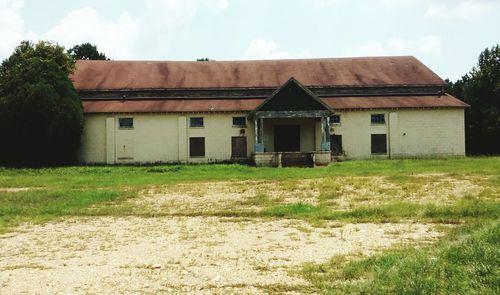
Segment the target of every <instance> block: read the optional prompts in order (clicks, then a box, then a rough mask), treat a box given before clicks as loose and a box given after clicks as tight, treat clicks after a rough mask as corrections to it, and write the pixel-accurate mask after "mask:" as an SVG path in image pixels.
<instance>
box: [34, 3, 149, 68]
mask: <svg viewBox="0 0 500 295" xmlns="http://www.w3.org/2000/svg"><path fill="white" fill-rule="evenodd" d="M140 24H141V20H140V19H133V18H132V17H131V16H130V15H129V14H128V13H123V14H122V15H121V16H120V17H119V18H118V19H117V20H116V21H108V20H106V19H104V18H103V17H101V16H100V15H99V14H98V12H97V11H96V10H95V9H93V8H91V7H85V8H82V9H78V10H74V11H71V12H70V13H68V15H66V17H65V18H63V19H62V20H61V22H60V23H59V24H58V25H56V26H55V27H54V28H52V29H51V30H49V31H48V32H47V33H45V34H43V35H42V36H41V37H42V39H44V40H51V41H55V42H58V43H60V44H62V45H64V46H66V47H67V48H69V47H72V46H73V45H76V44H81V43H84V42H90V43H92V44H97V46H98V49H99V50H100V51H102V52H105V53H106V55H108V56H111V57H113V58H116V59H120V58H131V57H132V56H133V48H132V47H131V44H134V43H135V41H136V39H137V36H138V34H139V28H140Z"/></svg>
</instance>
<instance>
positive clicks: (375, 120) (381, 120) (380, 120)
mask: <svg viewBox="0 0 500 295" xmlns="http://www.w3.org/2000/svg"><path fill="white" fill-rule="evenodd" d="M372 124H385V115H384V114H373V115H372Z"/></svg>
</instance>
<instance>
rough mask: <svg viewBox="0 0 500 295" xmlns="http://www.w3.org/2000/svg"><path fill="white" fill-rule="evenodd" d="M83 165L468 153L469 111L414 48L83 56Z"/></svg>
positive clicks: (78, 75)
mask: <svg viewBox="0 0 500 295" xmlns="http://www.w3.org/2000/svg"><path fill="white" fill-rule="evenodd" d="M72 80H73V83H74V85H75V88H76V89H77V91H78V92H79V94H80V96H81V97H82V103H83V107H84V112H85V126H84V132H83V138H82V146H81V148H80V160H81V161H82V162H84V163H108V164H125V163H205V162H223V161H245V162H246V161H253V162H255V163H256V164H257V165H266V166H314V165H327V164H328V163H330V161H331V159H332V157H340V158H345V159H370V158H406V157H444V156H463V155H464V154H465V144H464V141H465V140H464V138H465V135H464V108H465V107H467V105H466V104H465V103H463V102H461V101H460V100H458V99H456V98H454V97H452V96H450V95H447V94H446V93H444V81H443V80H442V79H440V78H439V77H438V76H437V75H435V74H434V73H433V72H432V71H431V70H429V69H428V68H427V67H425V66H424V65H423V64H422V63H420V62H419V61H418V60H416V59H415V58H413V57H379V58H344V59H309V60H277V61H239V62H216V61H209V62H126V61H79V62H78V64H77V68H76V71H75V73H74V75H73V76H72Z"/></svg>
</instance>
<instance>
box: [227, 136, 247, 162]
mask: <svg viewBox="0 0 500 295" xmlns="http://www.w3.org/2000/svg"><path fill="white" fill-rule="evenodd" d="M231 157H232V158H246V157H247V138H246V136H233V137H231Z"/></svg>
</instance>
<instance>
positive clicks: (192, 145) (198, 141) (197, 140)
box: [189, 137, 205, 158]
mask: <svg viewBox="0 0 500 295" xmlns="http://www.w3.org/2000/svg"><path fill="white" fill-rule="evenodd" d="M189 157H191V158H196V157H205V137H190V138H189Z"/></svg>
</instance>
